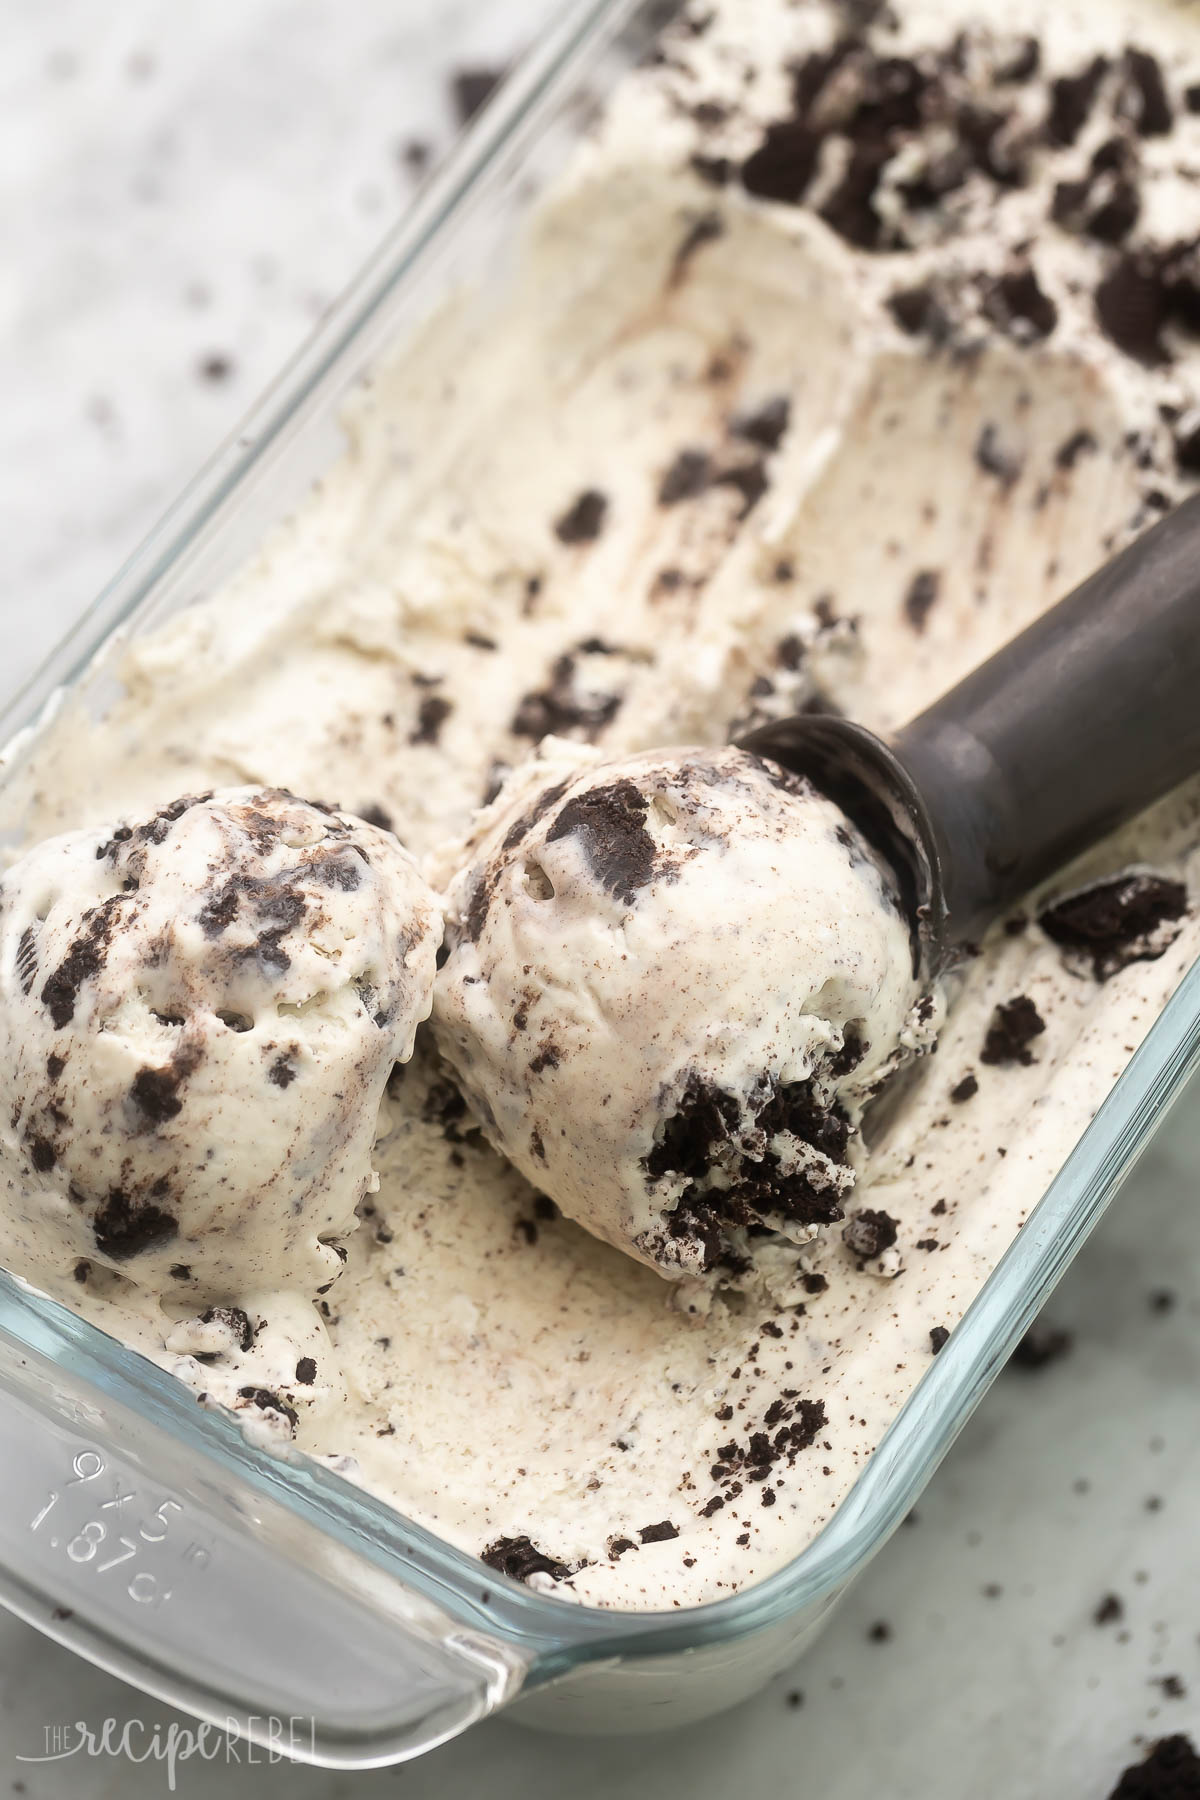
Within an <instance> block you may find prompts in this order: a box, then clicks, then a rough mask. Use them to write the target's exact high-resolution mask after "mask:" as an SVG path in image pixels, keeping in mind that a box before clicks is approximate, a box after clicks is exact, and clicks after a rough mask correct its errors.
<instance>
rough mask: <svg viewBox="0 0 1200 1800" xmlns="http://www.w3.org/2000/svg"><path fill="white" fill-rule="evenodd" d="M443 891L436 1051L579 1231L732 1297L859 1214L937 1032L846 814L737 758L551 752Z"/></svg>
mask: <svg viewBox="0 0 1200 1800" xmlns="http://www.w3.org/2000/svg"><path fill="white" fill-rule="evenodd" d="M456 856H457V857H458V858H459V859H460V866H459V867H458V870H457V872H456V873H453V872H451V871H453V866H454V860H455V857H456ZM433 873H434V876H435V879H441V880H443V881H446V882H447V894H446V911H447V922H448V932H447V947H448V951H449V954H448V956H447V959H446V961H445V965H444V967H443V968H442V970H441V971H440V973H439V975H438V979H437V984H436V987H435V996H434V1027H435V1031H436V1035H437V1041H438V1046H439V1048H440V1050H441V1053H442V1055H443V1056H444V1057H445V1059H446V1060H447V1062H448V1063H449V1064H450V1065H451V1067H452V1069H453V1070H454V1072H455V1074H456V1076H457V1078H458V1081H459V1083H460V1085H461V1086H462V1089H463V1092H464V1094H465V1095H466V1097H467V1099H468V1101H469V1102H470V1104H471V1106H472V1108H473V1109H474V1111H475V1112H476V1114H477V1115H478V1117H479V1120H480V1122H481V1124H482V1126H483V1129H484V1131H485V1132H486V1134H487V1135H488V1137H489V1138H490V1139H491V1140H492V1142H493V1143H494V1144H495V1146H496V1147H497V1148H498V1149H499V1150H501V1151H502V1152H503V1153H504V1154H505V1155H506V1156H507V1157H509V1159H510V1160H511V1161H512V1162H514V1163H515V1164H516V1165H517V1167H518V1168H519V1169H520V1170H521V1171H522V1172H523V1173H524V1174H525V1175H526V1176H527V1177H528V1179H529V1180H530V1181H532V1182H533V1183H535V1184H536V1186H538V1187H539V1188H541V1189H543V1190H544V1191H545V1192H546V1193H547V1194H549V1195H550V1196H551V1198H552V1199H554V1200H555V1201H556V1202H557V1203H558V1205H559V1206H560V1207H561V1209H562V1210H563V1212H564V1213H566V1214H567V1215H568V1216H569V1217H570V1218H572V1219H575V1220H577V1221H578V1222H579V1223H580V1224H581V1225H584V1226H586V1228H587V1229H588V1230H589V1231H591V1232H594V1233H595V1234H596V1235H597V1236H598V1237H602V1238H606V1239H607V1240H608V1241H609V1242H610V1243H612V1244H615V1245H617V1246H618V1247H619V1248H621V1249H623V1250H626V1251H628V1252H629V1253H630V1254H631V1255H633V1256H636V1257H638V1258H640V1259H641V1260H642V1261H643V1262H647V1263H650V1264H652V1265H653V1266H654V1267H655V1268H657V1269H659V1270H660V1271H661V1272H662V1273H663V1274H664V1275H667V1276H671V1277H675V1278H678V1277H684V1276H709V1277H711V1278H714V1279H715V1280H716V1281H719V1282H729V1281H734V1282H736V1281H738V1280H739V1279H740V1278H741V1277H742V1276H744V1275H745V1274H746V1273H747V1271H748V1270H749V1269H750V1267H751V1265H752V1263H753V1262H754V1260H755V1259H757V1261H758V1262H759V1263H760V1265H761V1266H762V1267H763V1268H765V1267H766V1266H767V1265H768V1264H770V1265H773V1273H774V1274H775V1275H778V1273H779V1268H778V1265H779V1261H780V1258H779V1254H778V1253H779V1251H780V1249H781V1248H786V1245H787V1244H788V1243H791V1244H803V1243H805V1242H807V1241H808V1240H809V1239H810V1238H811V1237H812V1236H813V1235H814V1234H815V1233H816V1232H817V1231H818V1230H819V1229H820V1228H821V1227H822V1226H825V1225H829V1224H832V1223H834V1222H835V1221H837V1220H838V1219H840V1218H841V1217H842V1216H843V1210H844V1201H845V1197H846V1195H847V1193H848V1191H849V1190H850V1188H851V1186H852V1185H853V1182H854V1174H855V1162H856V1158H857V1156H858V1147H857V1144H856V1137H857V1129H856V1128H857V1124H858V1121H859V1119H860V1117H861V1113H862V1108H863V1105H864V1103H865V1101H866V1099H867V1098H868V1097H869V1096H870V1095H871V1094H872V1092H873V1091H874V1090H875V1089H876V1088H877V1087H878V1085H879V1084H880V1082H881V1081H882V1080H883V1079H884V1077H885V1076H886V1075H887V1074H888V1073H889V1072H890V1071H891V1070H892V1069H893V1068H894V1067H895V1066H896V1065H897V1063H898V1061H899V1060H900V1058H901V1057H902V1056H903V1054H904V1053H905V1052H904V1045H905V1041H906V1040H907V1041H908V1042H911V1041H913V1040H912V1028H913V1025H914V1023H916V1022H917V1021H918V1020H919V1017H920V1015H921V1013H922V1012H924V1011H927V1010H928V1008H927V1007H926V1006H924V1005H922V1006H920V1007H918V1002H919V1001H920V998H921V996H920V993H919V989H918V987H917V985H916V983H915V979H914V975H913V958H912V949H911V943H910V934H909V926H908V921H907V920H906V919H905V917H904V916H903V913H902V910H901V906H900V902H899V900H898V897H897V895H896V892H895V889H894V885H893V882H892V879H891V876H890V874H889V872H888V871H887V870H886V869H885V868H884V867H883V866H881V864H880V862H879V861H878V860H877V859H876V857H875V856H874V855H873V854H872V852H871V851H870V849H869V848H868V846H867V845H866V843H865V842H864V841H863V839H862V838H861V837H860V836H859V834H858V833H857V832H856V831H855V830H854V829H853V828H852V827H851V826H850V825H849V823H848V822H847V820H846V819H845V818H844V817H843V815H842V814H841V813H840V812H839V811H838V809H837V808H836V807H835V806H834V805H833V804H832V803H831V802H830V801H828V800H826V799H825V798H824V797H823V796H822V795H820V794H818V793H817V792H816V791H815V790H814V789H813V788H812V787H811V786H810V785H809V784H808V783H807V782H805V781H802V780H800V779H799V778H797V777H795V776H792V775H790V774H787V773H785V771H784V770H782V769H780V768H778V767H777V766H776V765H774V764H772V763H769V762H765V761H762V760H760V759H758V758H757V757H754V756H751V755H748V754H747V753H746V752H744V751H740V750H735V749H726V750H676V751H672V752H670V753H667V754H663V753H660V752H654V753H646V754H642V755H636V756H630V757H626V758H623V759H621V760H619V761H604V760H601V759H600V758H599V757H598V755H597V754H596V753H595V752H593V751H587V750H583V749H580V748H579V747H578V746H575V745H567V744H563V743H560V742H557V741H555V740H548V741H547V743H546V745H544V746H543V754H542V756H541V757H540V758H539V759H537V760H536V761H534V762H532V763H530V764H528V765H526V766H525V767H524V768H522V769H519V770H518V771H517V772H516V773H515V774H514V776H513V777H512V778H510V780H509V782H508V783H507V784H506V786H505V788H504V789H503V790H502V792H501V794H500V795H499V797H498V798H497V800H496V801H495V802H494V803H493V805H492V806H491V807H490V808H489V809H488V810H487V811H486V812H485V813H483V814H482V815H481V816H480V819H479V821H478V824H477V827H476V830H475V832H474V834H473V836H472V837H471V838H470V839H469V840H468V841H467V843H466V845H465V846H460V847H459V849H458V850H457V851H455V850H453V849H448V850H447V851H446V852H444V853H443V854H442V856H441V857H440V858H439V859H438V860H437V863H436V864H435V867H434V869H433ZM914 1009H916V1011H915V1012H914ZM784 1260H785V1261H786V1260H788V1259H787V1258H785V1259H784ZM790 1268H791V1272H792V1276H793V1279H794V1276H795V1269H796V1259H795V1255H794V1253H793V1254H792V1255H791V1257H790Z"/></svg>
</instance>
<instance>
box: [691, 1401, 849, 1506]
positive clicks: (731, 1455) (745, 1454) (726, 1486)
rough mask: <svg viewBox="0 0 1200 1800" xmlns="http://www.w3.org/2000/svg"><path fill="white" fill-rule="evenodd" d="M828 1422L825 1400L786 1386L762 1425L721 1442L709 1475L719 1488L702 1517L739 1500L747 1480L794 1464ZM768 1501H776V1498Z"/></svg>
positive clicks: (761, 1479) (760, 1479)
mask: <svg viewBox="0 0 1200 1800" xmlns="http://www.w3.org/2000/svg"><path fill="white" fill-rule="evenodd" d="M826 1423H827V1421H826V1417H825V1402H824V1401H823V1400H806V1399H804V1398H802V1397H801V1395H800V1394H799V1393H797V1392H796V1390H795V1389H794V1388H784V1389H783V1390H782V1391H781V1393H780V1394H779V1395H778V1397H777V1398H776V1399H774V1400H773V1401H772V1402H771V1404H770V1406H769V1407H768V1408H767V1410H766V1412H765V1413H764V1415H763V1421H762V1428H761V1429H759V1430H757V1431H752V1432H750V1434H749V1435H748V1437H746V1439H745V1440H744V1441H741V1442H739V1440H738V1439H737V1438H731V1439H730V1440H729V1442H728V1443H725V1444H720V1445H718V1447H717V1449H716V1451H715V1452H714V1453H713V1456H714V1460H713V1462H712V1464H711V1465H710V1468H709V1475H710V1476H711V1478H712V1480H713V1481H714V1482H715V1483H716V1484H717V1486H718V1489H719V1492H717V1493H715V1494H713V1495H712V1496H711V1498H710V1499H708V1500H707V1501H706V1502H705V1503H704V1505H703V1506H702V1507H701V1508H700V1516H701V1518H705V1519H711V1518H712V1517H713V1515H714V1514H715V1513H718V1512H720V1511H722V1509H723V1508H724V1507H725V1506H727V1505H728V1504H729V1503H730V1502H731V1501H734V1500H737V1499H738V1498H739V1497H740V1495H741V1494H742V1493H743V1491H744V1487H745V1483H746V1482H755V1483H760V1482H765V1481H766V1480H767V1477H768V1476H769V1475H770V1474H771V1472H772V1470H773V1469H776V1468H778V1467H780V1466H782V1467H784V1468H789V1469H790V1468H792V1467H793V1465H794V1464H795V1461H796V1458H797V1457H798V1456H799V1455H800V1453H801V1451H803V1450H807V1449H809V1448H810V1447H811V1446H812V1444H813V1443H814V1442H815V1441H816V1438H817V1435H818V1433H819V1432H821V1431H824V1429H825V1427H826ZM767 1504H768V1505H770V1504H773V1499H772V1501H769V1502H767Z"/></svg>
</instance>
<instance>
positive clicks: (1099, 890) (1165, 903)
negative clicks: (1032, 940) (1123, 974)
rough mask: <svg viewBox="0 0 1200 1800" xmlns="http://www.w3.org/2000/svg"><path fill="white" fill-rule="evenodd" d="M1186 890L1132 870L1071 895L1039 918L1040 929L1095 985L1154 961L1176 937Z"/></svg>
mask: <svg viewBox="0 0 1200 1800" xmlns="http://www.w3.org/2000/svg"><path fill="white" fill-rule="evenodd" d="M1187 910H1188V897H1187V889H1186V888H1185V886H1184V884H1183V883H1182V882H1181V881H1175V880H1172V879H1171V878H1170V877H1168V876H1165V875H1155V874H1150V873H1146V872H1142V871H1132V872H1131V873H1129V874H1126V875H1118V876H1116V877H1115V878H1114V879H1113V880H1111V881H1102V882H1098V883H1097V884H1096V885H1094V886H1093V887H1089V888H1085V889H1083V890H1082V892H1080V893H1078V894H1069V895H1068V896H1067V897H1066V898H1065V899H1063V900H1058V901H1056V902H1055V903H1054V904H1053V905H1052V906H1048V907H1046V908H1045V909H1044V910H1043V911H1042V912H1040V913H1039V914H1038V924H1039V925H1040V926H1041V928H1042V930H1043V931H1044V932H1045V933H1046V935H1047V937H1049V938H1052V939H1053V940H1054V942H1055V943H1056V944H1060V945H1061V946H1062V948H1063V949H1064V950H1066V951H1067V952H1069V953H1071V954H1072V956H1073V957H1074V958H1075V959H1077V960H1078V961H1080V962H1081V963H1082V964H1083V965H1084V966H1087V965H1089V964H1090V967H1091V972H1092V974H1093V975H1094V976H1095V978H1096V980H1097V981H1107V980H1108V979H1109V978H1110V976H1113V975H1116V974H1117V973H1118V972H1119V971H1120V970H1121V969H1124V968H1126V967H1127V966H1128V965H1129V964H1130V963H1133V962H1152V961H1153V960H1154V959H1155V958H1156V957H1159V956H1162V955H1163V953H1164V951H1166V950H1167V949H1168V948H1169V946H1170V945H1171V943H1172V942H1173V940H1174V939H1175V938H1176V937H1177V936H1178V933H1179V931H1180V929H1181V927H1182V924H1183V920H1184V919H1185V917H1186V916H1187Z"/></svg>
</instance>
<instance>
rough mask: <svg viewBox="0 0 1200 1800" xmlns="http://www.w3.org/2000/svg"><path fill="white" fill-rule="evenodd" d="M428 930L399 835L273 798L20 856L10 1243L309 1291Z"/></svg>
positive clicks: (241, 1292)
mask: <svg viewBox="0 0 1200 1800" xmlns="http://www.w3.org/2000/svg"><path fill="white" fill-rule="evenodd" d="M440 936H441V918H440V914H439V911H438V908H437V906H436V904H435V902H434V900H433V897H432V895H431V894H430V892H429V890H428V889H427V887H426V886H425V883H424V882H423V880H422V879H421V877H420V875H419V874H418V872H417V869H416V866H415V864H414V863H413V861H412V859H411V857H409V856H408V855H407V854H406V852H405V851H404V850H402V849H401V847H400V846H399V845H398V844H397V843H396V841H395V839H394V838H392V837H391V836H390V835H389V834H387V833H386V832H383V831H380V830H378V829H377V828H376V827H374V826H371V825H368V824H365V823H364V822H363V821H361V820H358V819H351V818H348V817H345V816H343V815H340V814H338V813H335V812H332V811H330V810H328V809H321V808H317V807H315V806H311V805H308V804H306V803H304V802H302V801H298V800H296V799H294V798H293V797H292V796H291V795H290V794H285V793H279V792H272V791H262V790H255V789H252V788H245V789H233V790H227V791H223V792H220V793H217V794H211V795H202V796H199V797H195V798H187V799H183V800H179V801H176V802H174V803H172V804H170V805H168V806H166V807H165V808H163V809H161V810H160V811H157V812H155V813H154V814H153V815H152V816H151V817H149V818H142V819H136V818H128V817H127V818H125V819H124V820H123V821H121V822H120V823H117V824H114V825H112V826H109V827H106V828H102V829H99V830H96V829H89V830H85V831H79V832H73V833H68V834H66V835H64V836H61V837H56V838H51V839H48V840H47V841H45V842H43V843H41V844H38V845H37V846H36V847H35V848H34V849H32V850H31V851H30V852H29V854H28V855H26V856H25V857H24V858H22V859H21V860H20V861H19V862H18V863H16V864H15V865H14V866H13V867H12V868H11V869H10V870H9V871H8V873H7V874H6V876H5V877H4V879H3V881H2V882H0V1067H2V1068H3V1071H4V1090H5V1100H4V1106H3V1123H2V1127H0V1129H2V1134H3V1135H2V1137H0V1171H2V1175H3V1183H4V1188H3V1201H2V1206H3V1232H4V1239H5V1243H6V1245H8V1246H10V1251H9V1254H10V1255H14V1259H15V1260H18V1261H19V1263H20V1266H21V1268H22V1270H23V1271H31V1272H32V1271H36V1272H37V1273H38V1274H40V1275H41V1276H42V1277H43V1278H44V1279H48V1280H49V1281H50V1282H51V1283H53V1284H55V1285H58V1284H61V1283H63V1282H66V1281H69V1280H72V1279H74V1280H77V1281H82V1280H85V1279H86V1278H87V1275H88V1273H89V1271H90V1269H91V1267H92V1266H93V1265H97V1266H98V1267H99V1268H101V1269H108V1270H113V1271H116V1272H118V1273H119V1274H120V1275H121V1276H123V1277H124V1278H125V1279H126V1280H128V1281H131V1282H134V1283H135V1284H137V1285H139V1286H141V1287H144V1288H146V1289H148V1290H149V1291H151V1292H154V1293H160V1294H165V1295H170V1296H171V1298H172V1300H173V1301H178V1302H187V1303H191V1302H196V1301H203V1302H205V1303H208V1304H210V1305H211V1303H213V1302H224V1301H231V1300H237V1301H241V1300H243V1299H244V1297H245V1295H246V1294H247V1293H248V1292H252V1291H253V1290H255V1289H288V1288H290V1289H295V1290H296V1291H298V1292H299V1293H300V1294H301V1295H304V1296H308V1297H311V1296H312V1295H314V1294H315V1293H317V1292H319V1291H321V1290H322V1289H323V1288H324V1287H325V1286H327V1284H328V1283H329V1282H331V1281H332V1280H333V1279H334V1278H335V1277H336V1276H337V1275H338V1274H339V1273H340V1271H341V1267H342V1263H343V1261H344V1259H345V1251H344V1249H343V1248H342V1241H343V1240H344V1239H345V1238H346V1237H347V1236H348V1235H349V1234H350V1232H351V1231H353V1229H354V1228H355V1226H356V1224H357V1223H358V1218H357V1209H358V1207H359V1205H360V1203H361V1202H362V1200H363V1199H364V1197H365V1196H366V1194H367V1193H368V1192H369V1191H370V1190H371V1189H372V1188H373V1186H374V1176H373V1172H372V1166H371V1148H372V1144H373V1142H374V1138H375V1132H376V1121H377V1118H378V1113H379V1105H380V1101H381V1099H382V1095H383V1088H384V1083H385V1082H386V1080H387V1078H388V1076H389V1074H390V1072H391V1070H392V1068H393V1066H394V1065H395V1064H396V1063H397V1062H404V1061H406V1060H407V1059H408V1057H409V1056H410V1055H411V1053H412V1046H413V1038H414V1034H415V1032H416V1028H417V1025H418V1023H419V1021H420V1020H421V1019H423V1018H425V1017H426V1016H427V1015H428V1012H429V1007H430V1002H431V996H432V984H433V965H434V954H435V952H436V950H437V946H438V942H439V940H440ZM18 1248H19V1256H17V1255H16V1252H17V1251H18ZM212 1329H213V1330H215V1329H217V1327H216V1326H213V1327H212ZM235 1335H236V1336H239V1337H240V1336H244V1335H245V1334H244V1333H242V1332H238V1333H235ZM243 1347H244V1348H248V1345H246V1346H243Z"/></svg>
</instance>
